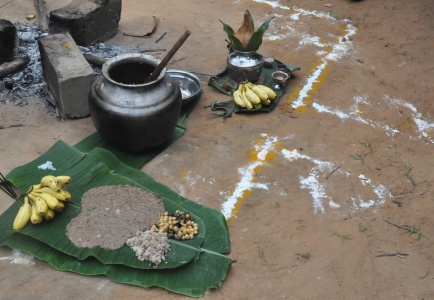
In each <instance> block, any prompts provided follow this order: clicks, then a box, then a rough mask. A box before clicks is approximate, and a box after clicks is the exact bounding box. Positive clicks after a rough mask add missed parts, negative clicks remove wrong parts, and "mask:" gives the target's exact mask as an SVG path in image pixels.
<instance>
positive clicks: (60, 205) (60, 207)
mask: <svg viewBox="0 0 434 300" xmlns="http://www.w3.org/2000/svg"><path fill="white" fill-rule="evenodd" d="M64 208H65V204H64V203H63V202H62V201H59V204H58V205H57V206H56V208H55V209H54V211H57V212H59V211H62V210H63V209H64Z"/></svg>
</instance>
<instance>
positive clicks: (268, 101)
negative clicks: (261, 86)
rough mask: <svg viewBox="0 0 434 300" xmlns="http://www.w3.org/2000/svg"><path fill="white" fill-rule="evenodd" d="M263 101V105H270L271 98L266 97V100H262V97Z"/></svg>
mask: <svg viewBox="0 0 434 300" xmlns="http://www.w3.org/2000/svg"><path fill="white" fill-rule="evenodd" d="M261 103H262V104H263V105H270V103H271V100H270V99H268V98H267V99H265V100H262V99H261Z"/></svg>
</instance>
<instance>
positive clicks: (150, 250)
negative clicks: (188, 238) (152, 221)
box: [127, 230, 170, 265]
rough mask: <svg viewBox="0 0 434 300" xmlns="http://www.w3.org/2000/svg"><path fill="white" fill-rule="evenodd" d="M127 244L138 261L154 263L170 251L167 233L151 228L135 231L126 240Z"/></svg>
mask: <svg viewBox="0 0 434 300" xmlns="http://www.w3.org/2000/svg"><path fill="white" fill-rule="evenodd" d="M127 245H128V246H130V247H131V249H133V251H134V252H135V253H136V256H137V258H138V259H139V260H140V261H144V260H147V261H150V262H151V263H153V264H155V265H158V264H160V263H161V262H162V261H163V260H165V254H166V253H167V252H169V251H170V244H169V238H168V237H167V234H166V233H162V232H155V231H151V230H146V231H142V232H140V231H137V233H136V235H135V236H133V237H131V238H129V239H128V240H127Z"/></svg>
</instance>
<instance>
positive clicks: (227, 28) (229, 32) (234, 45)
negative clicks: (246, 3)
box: [220, 20, 244, 51]
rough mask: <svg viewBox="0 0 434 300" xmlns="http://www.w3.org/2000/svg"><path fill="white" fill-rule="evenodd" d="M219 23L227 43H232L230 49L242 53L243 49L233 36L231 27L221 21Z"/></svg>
mask: <svg viewBox="0 0 434 300" xmlns="http://www.w3.org/2000/svg"><path fill="white" fill-rule="evenodd" d="M220 22H221V23H222V24H223V30H224V31H225V32H226V34H227V35H228V39H229V41H230V42H231V43H232V45H231V47H232V48H233V49H235V50H237V51H243V49H244V47H243V45H242V44H241V42H240V40H239V39H238V38H237V37H236V36H235V32H234V30H233V29H232V27H231V26H229V25H227V24H225V23H223V22H222V21H221V20H220Z"/></svg>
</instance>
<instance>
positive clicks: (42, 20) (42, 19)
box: [35, 0, 48, 32]
mask: <svg viewBox="0 0 434 300" xmlns="http://www.w3.org/2000/svg"><path fill="white" fill-rule="evenodd" d="M35 6H36V10H37V11H38V16H39V29H40V30H42V31H45V32H48V16H47V9H46V8H45V1H44V0H35Z"/></svg>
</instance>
